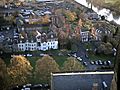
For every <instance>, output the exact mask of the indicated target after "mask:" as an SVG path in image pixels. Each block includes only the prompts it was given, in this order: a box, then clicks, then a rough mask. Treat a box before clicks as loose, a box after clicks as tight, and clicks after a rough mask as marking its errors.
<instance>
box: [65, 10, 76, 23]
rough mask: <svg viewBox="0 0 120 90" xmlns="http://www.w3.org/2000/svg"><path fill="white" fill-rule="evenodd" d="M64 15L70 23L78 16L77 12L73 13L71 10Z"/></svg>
mask: <svg viewBox="0 0 120 90" xmlns="http://www.w3.org/2000/svg"><path fill="white" fill-rule="evenodd" d="M64 14H65V16H66V18H67V20H68V21H70V22H72V21H74V20H76V19H77V15H76V13H75V12H71V11H69V10H66V11H65V13H64Z"/></svg>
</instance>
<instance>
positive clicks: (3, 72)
mask: <svg viewBox="0 0 120 90" xmlns="http://www.w3.org/2000/svg"><path fill="white" fill-rule="evenodd" d="M7 76H8V74H7V67H6V64H5V63H4V61H3V60H2V59H1V58H0V90H6V87H7V79H8V78H7Z"/></svg>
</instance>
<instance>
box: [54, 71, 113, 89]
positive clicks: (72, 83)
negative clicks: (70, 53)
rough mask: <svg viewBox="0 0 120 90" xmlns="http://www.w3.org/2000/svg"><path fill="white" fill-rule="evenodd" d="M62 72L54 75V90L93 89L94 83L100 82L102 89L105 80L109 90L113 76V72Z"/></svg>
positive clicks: (99, 85) (99, 86)
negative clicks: (67, 73)
mask: <svg viewBox="0 0 120 90" xmlns="http://www.w3.org/2000/svg"><path fill="white" fill-rule="evenodd" d="M57 74H58V73H57ZM62 74H63V75H56V74H53V75H52V90H92V86H93V83H98V88H99V89H98V90H100V89H101V87H102V82H103V81H105V82H106V84H107V85H108V90H109V88H110V85H111V81H112V76H113V74H79V73H78V74H75V73H72V74H71V75H64V74H66V73H62Z"/></svg>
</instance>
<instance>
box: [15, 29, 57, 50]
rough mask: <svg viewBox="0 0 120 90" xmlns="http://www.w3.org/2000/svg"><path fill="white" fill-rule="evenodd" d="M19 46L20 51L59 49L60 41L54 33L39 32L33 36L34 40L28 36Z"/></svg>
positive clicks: (22, 39)
mask: <svg viewBox="0 0 120 90" xmlns="http://www.w3.org/2000/svg"><path fill="white" fill-rule="evenodd" d="M22 37H23V36H22ZM17 46H18V50H19V51H26V50H28V51H35V50H42V51H46V50H50V49H58V39H57V37H56V35H55V34H54V33H53V32H49V33H47V34H46V33H40V32H38V31H37V35H35V36H32V38H31V37H30V36H29V35H27V34H26V37H25V38H21V39H20V40H19V42H18V44H17Z"/></svg>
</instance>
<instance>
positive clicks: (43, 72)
mask: <svg viewBox="0 0 120 90" xmlns="http://www.w3.org/2000/svg"><path fill="white" fill-rule="evenodd" d="M58 71H60V70H59V66H58V64H57V63H56V62H55V60H54V59H53V58H52V57H50V56H44V57H42V59H39V60H38V61H37V62H36V66H35V78H37V80H38V82H39V83H40V82H41V81H43V82H47V83H49V81H50V76H51V72H58Z"/></svg>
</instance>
